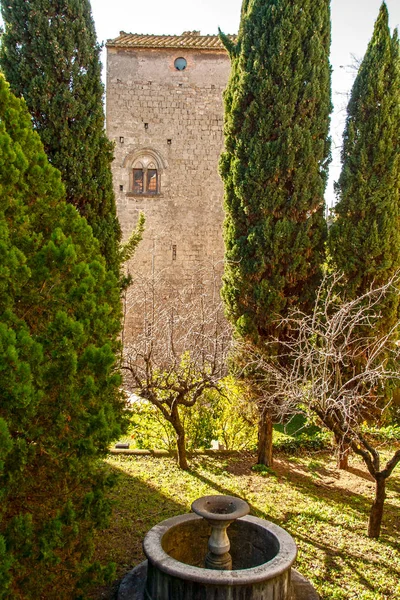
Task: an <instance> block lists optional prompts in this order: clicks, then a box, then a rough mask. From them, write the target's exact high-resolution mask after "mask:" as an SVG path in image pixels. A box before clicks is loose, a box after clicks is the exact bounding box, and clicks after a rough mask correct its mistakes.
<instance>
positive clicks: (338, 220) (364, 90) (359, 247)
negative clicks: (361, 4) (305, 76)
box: [329, 3, 400, 468]
mask: <svg viewBox="0 0 400 600" xmlns="http://www.w3.org/2000/svg"><path fill="white" fill-rule="evenodd" d="M336 194H337V198H338V202H337V204H336V206H335V209H334V213H335V219H334V221H333V224H332V226H331V228H330V231H329V250H330V255H331V259H332V263H333V267H334V268H335V269H336V270H338V271H340V272H342V273H343V279H342V282H341V286H340V292H341V294H342V295H343V296H344V297H345V298H347V299H354V298H357V297H358V296H361V295H363V294H365V293H366V292H367V291H368V290H369V289H370V288H371V287H372V286H381V285H384V284H385V283H386V282H387V281H389V279H390V278H391V277H392V276H393V275H394V274H395V273H396V272H397V271H398V270H399V268H400V230H399V225H400V222H399V219H400V46H399V39H398V36H397V31H394V34H393V36H392V37H391V34H390V29H389V14H388V10H387V7H386V4H385V3H383V4H382V5H381V8H380V11H379V15H378V18H377V20H376V23H375V27H374V32H373V36H372V38H371V41H370V43H369V45H368V48H367V51H366V54H365V56H364V59H363V61H362V63H361V65H360V68H359V71H358V74H357V77H356V79H355V81H354V84H353V88H352V91H351V96H350V101H349V104H348V107H347V119H346V127H345V131H344V136H343V148H342V171H341V174H340V178H339V181H338V182H337V184H336ZM375 315H377V317H376V318H374V330H376V329H379V330H380V331H381V332H382V333H383V334H384V333H387V332H389V331H390V330H391V328H392V327H393V326H394V325H395V323H396V322H397V321H398V318H399V294H398V292H393V293H392V294H387V295H386V296H385V299H384V300H383V301H381V302H380V303H379V304H377V305H376V306H375ZM378 315H379V317H378ZM370 332H371V328H370V327H368V328H367V330H365V328H364V330H363V335H369V334H370ZM362 361H363V357H362V356H361V357H360V361H359V364H356V365H350V366H349V368H351V369H357V370H361V369H362V368H363V365H362ZM389 387H390V386H389V385H387V386H386V389H385V390H382V397H383V399H384V398H385V397H386V396H387V395H390V396H392V395H393V394H392V391H391V390H390V389H389ZM397 396H398V392H397ZM384 402H385V404H386V403H387V402H386V401H384ZM397 402H398V400H397ZM395 404H396V403H394V410H396V408H395ZM379 417H380V413H379V412H376V411H375V412H374V413H373V414H371V413H369V414H367V413H365V414H364V416H363V418H364V419H367V420H372V421H373V422H376V421H377V419H379ZM337 442H338V444H339V448H340V449H342V450H343V451H342V452H340V453H339V466H340V467H341V468H347V454H348V453H347V451H346V448H345V447H344V446H343V441H342V440H340V439H337Z"/></svg>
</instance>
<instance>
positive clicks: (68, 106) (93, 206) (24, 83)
mask: <svg viewBox="0 0 400 600" xmlns="http://www.w3.org/2000/svg"><path fill="white" fill-rule="evenodd" d="M1 12H2V16H3V19H4V24H5V31H4V34H3V36H2V40H1V52H0V64H1V68H2V70H3V72H4V74H5V76H6V79H7V80H8V81H9V82H10V86H11V90H12V91H13V92H14V94H15V95H16V96H22V97H23V98H24V99H25V101H26V103H27V106H28V109H29V111H30V113H31V115H32V120H33V124H34V127H35V129H36V130H37V132H38V133H39V135H40V137H41V139H42V142H43V145H44V149H45V152H46V154H47V155H48V157H49V160H50V162H51V163H52V164H53V165H54V166H55V167H56V168H57V169H59V170H60V172H61V175H62V179H63V182H64V184H65V188H66V198H67V201H68V202H70V203H71V204H73V205H74V206H76V207H77V208H78V210H79V212H80V214H81V215H83V216H84V217H86V218H87V220H88V223H89V225H91V227H92V229H93V233H94V235H95V236H96V237H97V239H98V240H99V242H100V249H101V252H102V254H103V255H104V256H105V258H106V261H107V265H108V267H109V268H111V269H113V271H114V272H115V273H118V271H119V256H118V245H119V241H120V237H121V232H120V226H119V223H118V219H117V216H116V208H115V198H114V192H113V186H112V175H111V162H112V160H113V146H112V144H111V142H110V141H109V140H108V139H107V137H106V134H105V131H104V111H103V93H104V89H103V85H102V82H101V63H100V51H101V48H100V46H99V44H98V43H97V41H96V33H95V28H94V23H93V19H92V17H91V10H90V2H89V0H58V1H57V2H55V1H54V0H29V2H26V1H25V0H10V1H7V2H3V3H2V4H1Z"/></svg>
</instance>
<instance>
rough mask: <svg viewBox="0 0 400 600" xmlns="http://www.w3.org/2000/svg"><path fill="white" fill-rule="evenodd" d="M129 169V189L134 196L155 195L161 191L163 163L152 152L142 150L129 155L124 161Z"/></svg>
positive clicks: (156, 154)
mask: <svg viewBox="0 0 400 600" xmlns="http://www.w3.org/2000/svg"><path fill="white" fill-rule="evenodd" d="M124 166H126V167H128V168H129V171H130V177H129V188H130V190H129V191H130V193H131V194H134V195H157V194H160V190H161V171H162V167H163V166H164V165H163V161H162V159H161V157H160V156H159V155H158V153H156V152H155V151H154V150H150V149H143V150H139V151H136V152H135V153H134V154H133V155H132V154H130V155H129V156H128V157H127V158H126V159H125V161H124Z"/></svg>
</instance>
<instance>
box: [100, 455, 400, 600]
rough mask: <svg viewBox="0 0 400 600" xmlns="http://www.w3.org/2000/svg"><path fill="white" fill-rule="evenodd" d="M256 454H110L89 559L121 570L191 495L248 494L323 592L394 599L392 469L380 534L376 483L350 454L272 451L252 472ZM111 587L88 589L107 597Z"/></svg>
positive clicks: (396, 519)
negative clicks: (184, 465) (104, 501)
mask: <svg viewBox="0 0 400 600" xmlns="http://www.w3.org/2000/svg"><path fill="white" fill-rule="evenodd" d="M254 463H255V456H254V455H251V454H241V455H236V456H229V457H226V456H217V457H214V456H213V457H209V456H197V457H195V458H193V459H192V460H191V470H190V471H189V472H183V471H181V470H179V469H178V467H177V466H176V464H175V461H174V459H173V458H168V457H163V458H154V457H148V456H143V457H136V456H110V457H109V458H108V460H107V461H106V468H108V469H111V470H112V471H114V472H117V473H119V474H120V477H119V480H118V483H117V485H116V486H115V488H114V490H113V492H112V497H113V499H114V500H115V507H114V516H113V518H112V522H111V526H110V527H109V529H106V530H104V531H101V532H99V533H98V536H97V549H96V558H98V559H100V560H102V561H110V560H111V561H114V562H115V563H116V564H117V575H118V577H119V578H121V577H122V576H123V575H124V574H125V573H126V572H127V571H129V570H130V569H131V568H132V567H133V566H135V565H137V564H138V563H139V562H141V561H142V560H143V554H142V548H141V544H142V540H143V537H144V535H145V534H146V532H147V531H148V530H149V529H150V528H151V527H153V526H154V525H155V524H156V523H159V522H160V521H162V520H163V519H167V518H168V517H172V516H175V515H178V514H182V513H185V512H189V511H190V505H191V503H192V502H193V500H195V499H196V498H198V497H200V496H204V495H207V494H231V495H234V496H239V497H241V498H244V499H245V500H247V502H248V503H249V504H250V507H251V514H253V515H255V516H258V517H261V518H265V519H267V520H270V521H274V522H275V523H277V524H278V525H280V526H282V527H284V528H285V529H286V530H287V531H288V532H289V533H290V534H291V535H292V536H293V538H294V540H295V542H296V544H297V547H298V558H297V563H296V568H297V569H298V571H300V573H302V574H303V575H304V576H305V577H307V578H309V579H310V581H311V582H312V583H313V585H314V586H315V588H316V589H317V591H318V592H319V594H320V595H321V597H322V598H323V599H324V600H334V599H341V600H351V599H353V598H354V599H357V600H372V599H373V600H378V599H379V600H389V599H390V600H395V599H396V600H399V599H400V541H399V540H400V469H399V468H397V469H395V471H394V475H393V476H392V477H391V479H389V482H388V492H387V499H386V503H385V515H384V521H383V528H382V535H381V538H380V540H379V541H376V540H370V539H369V538H368V537H367V535H366V527H367V519H368V513H369V509H370V506H371V501H372V498H373V493H374V484H373V482H372V480H371V478H370V476H369V474H368V473H367V472H366V470H365V468H364V467H363V464H362V463H361V462H360V461H359V460H358V459H357V458H355V457H352V458H351V462H350V465H351V466H350V470H349V472H338V471H337V470H336V467H335V462H334V459H333V457H332V454H331V453H328V452H324V453H322V452H320V453H314V454H310V455H302V456H300V457H288V456H285V455H283V454H280V455H277V456H276V460H275V465H274V469H273V470H270V471H269V472H256V471H253V470H252V466H253V465H254ZM114 592H115V586H113V587H110V588H108V589H101V590H98V589H97V590H95V591H94V592H93V596H92V598H94V599H96V600H100V599H111V598H114Z"/></svg>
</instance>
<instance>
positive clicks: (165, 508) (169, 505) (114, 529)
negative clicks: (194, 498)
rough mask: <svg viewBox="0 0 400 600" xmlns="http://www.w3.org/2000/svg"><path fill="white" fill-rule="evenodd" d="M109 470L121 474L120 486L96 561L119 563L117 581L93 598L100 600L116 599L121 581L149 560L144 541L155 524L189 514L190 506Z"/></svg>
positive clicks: (99, 535) (112, 468) (116, 488)
mask: <svg viewBox="0 0 400 600" xmlns="http://www.w3.org/2000/svg"><path fill="white" fill-rule="evenodd" d="M106 469H107V470H108V471H109V472H110V473H112V474H113V475H117V483H116V485H115V486H114V488H113V489H112V491H111V493H110V495H109V497H110V498H111V500H112V502H113V513H112V517H111V520H110V524H109V527H108V528H106V529H103V530H100V531H98V532H97V534H96V539H95V545H96V552H95V557H94V558H95V559H96V560H99V561H100V562H101V563H102V564H107V563H109V562H114V563H116V565H117V572H116V575H117V579H116V580H115V581H114V582H113V584H112V585H110V586H107V587H101V588H96V589H94V590H93V591H92V593H91V594H90V598H92V599H96V600H114V599H115V598H116V593H117V590H118V585H119V581H120V580H121V578H122V577H123V576H124V575H125V574H126V573H127V572H128V571H130V570H131V569H132V568H133V567H135V566H136V565H138V564H139V563H140V562H142V561H143V560H144V559H145V556H144V554H143V550H142V543H143V538H144V536H145V535H146V533H147V532H148V531H149V530H150V529H151V528H152V527H154V525H156V524H157V523H160V521H163V520H165V519H168V518H170V517H173V516H176V515H179V514H182V513H185V512H187V508H186V506H184V505H183V504H179V503H178V502H175V501H173V500H171V499H170V498H167V497H166V496H164V495H163V494H161V493H160V492H159V491H157V489H155V488H154V487H152V486H151V485H148V484H146V483H144V482H143V481H141V480H140V479H139V478H137V477H134V476H132V475H129V474H128V473H126V472H125V471H124V470H123V469H122V468H118V467H115V466H111V465H107V466H106Z"/></svg>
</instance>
